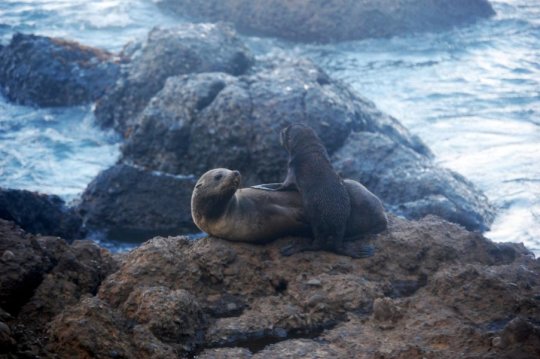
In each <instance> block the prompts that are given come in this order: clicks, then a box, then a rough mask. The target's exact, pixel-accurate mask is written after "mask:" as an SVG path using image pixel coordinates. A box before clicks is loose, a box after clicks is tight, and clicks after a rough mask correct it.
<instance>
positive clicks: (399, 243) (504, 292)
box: [0, 216, 540, 358]
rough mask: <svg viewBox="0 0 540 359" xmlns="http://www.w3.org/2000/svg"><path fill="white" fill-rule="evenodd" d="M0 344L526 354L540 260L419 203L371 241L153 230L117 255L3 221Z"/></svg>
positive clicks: (533, 348) (82, 350)
mask: <svg viewBox="0 0 540 359" xmlns="http://www.w3.org/2000/svg"><path fill="white" fill-rule="evenodd" d="M0 238H1V241H0V265H1V267H2V269H3V271H2V274H1V275H0V289H1V290H0V308H1V309H0V356H1V357H5V358H19V357H35V356H39V357H46V358H48V357H51V358H53V357H61V358H63V357H78V358H96V357H97V358H148V357H152V358H171V357H179V358H188V357H194V356H195V357H197V358H277V357H279V358H313V357H319V358H381V357H384V358H456V357H467V358H535V357H537V356H538V355H539V354H540V340H539V338H540V335H539V334H540V321H539V318H540V276H539V273H540V261H539V260H538V259H536V260H535V259H534V256H533V255H532V254H531V253H530V252H528V251H527V250H526V249H525V248H524V247H523V246H522V245H518V244H510V243H500V244H495V243H493V242H491V241H489V240H487V239H485V238H484V237H482V236H481V235H479V234H477V233H471V232H468V231H466V230H464V229H463V228H462V227H460V226H457V225H455V224H451V223H448V222H446V221H444V220H441V219H440V218H437V217H433V216H429V217H426V218H424V219H422V220H420V221H408V220H403V219H399V218H397V217H392V218H391V220H390V226H389V229H388V230H387V231H385V232H383V233H381V234H379V235H375V236H373V237H372V238H371V241H372V242H373V244H374V246H375V248H376V254H375V255H374V256H373V257H371V258H367V259H351V258H350V257H344V256H339V255H335V254H333V253H328V252H304V253H299V254H296V255H293V256H291V257H283V256H281V255H280V253H279V249H280V247H281V246H283V245H284V244H285V243H288V242H289V241H291V240H302V239H300V238H283V239H279V240H277V241H275V242H273V243H269V244H266V245H252V244H243V243H234V242H227V241H224V240H221V239H218V238H204V239H201V240H197V241H191V240H188V239H187V238H185V237H156V238H154V239H152V240H150V241H148V242H146V243H144V244H143V245H141V246H140V247H139V248H137V249H134V250H132V251H130V252H129V253H126V254H122V255H111V254H110V253H109V252H108V251H106V250H104V249H100V248H99V247H98V246H97V245H96V244H94V243H92V242H90V241H75V242H73V244H71V245H68V244H66V243H65V242H64V241H63V240H62V239H60V238H55V237H41V236H33V235H30V234H27V233H25V232H24V231H22V230H20V229H19V228H18V227H16V226H15V225H14V224H12V223H9V222H6V221H2V220H0Z"/></svg>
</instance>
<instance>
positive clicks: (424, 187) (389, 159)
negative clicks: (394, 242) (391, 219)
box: [332, 132, 495, 231]
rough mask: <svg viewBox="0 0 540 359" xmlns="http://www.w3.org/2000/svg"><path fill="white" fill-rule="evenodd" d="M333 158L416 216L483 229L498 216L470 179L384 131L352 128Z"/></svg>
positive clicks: (393, 206)
mask: <svg viewBox="0 0 540 359" xmlns="http://www.w3.org/2000/svg"><path fill="white" fill-rule="evenodd" d="M332 161H333V163H334V166H335V168H336V170H337V171H338V172H339V173H340V174H341V175H342V176H343V177H345V178H351V179H354V180H357V181H360V182H361V183H363V184H364V185H365V186H366V187H368V188H369V189H370V190H371V191H372V192H373V193H375V194H376V195H377V196H379V197H380V198H381V199H382V200H383V201H384V203H385V205H386V208H387V209H388V210H390V211H392V212H393V213H397V214H399V215H403V216H406V217H407V218H414V219H418V218H422V217H424V216H426V215H428V214H435V215H438V216H440V217H443V218H445V219H447V220H449V221H452V222H455V223H459V224H461V225H463V226H465V227H466V228H467V229H469V230H480V231H486V230H487V229H489V226H490V224H491V222H492V221H493V218H494V215H495V209H494V208H493V206H492V205H491V204H490V203H489V202H488V200H487V198H486V196H485V195H484V194H483V193H482V192H480V191H479V190H477V189H476V188H475V186H474V185H473V184H472V183H471V182H469V181H467V180H466V179H465V178H464V177H463V176H461V175H459V174H457V173H455V172H453V171H450V170H448V169H445V168H441V167H439V166H437V165H435V164H434V163H433V162H432V161H431V160H430V159H428V158H426V157H425V156H423V155H421V154H419V153H418V152H415V151H413V150H411V149H410V148H407V147H405V146H403V145H401V144H399V143H396V142H394V141H392V140H390V139H389V138H388V137H386V136H384V135H381V134H377V133H369V132H360V133H354V134H351V136H349V138H348V139H347V142H346V143H345V145H344V146H343V147H342V148H340V149H339V150H338V151H337V152H336V153H334V155H333V156H332Z"/></svg>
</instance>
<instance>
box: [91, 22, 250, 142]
mask: <svg viewBox="0 0 540 359" xmlns="http://www.w3.org/2000/svg"><path fill="white" fill-rule="evenodd" d="M125 55H126V56H127V57H129V58H130V59H131V62H130V64H129V66H126V70H125V71H124V73H123V76H122V78H121V80H120V81H118V83H116V86H115V87H114V88H113V89H111V90H110V91H109V92H108V93H107V94H106V96H104V97H103V98H102V99H101V100H100V101H98V103H97V106H96V110H95V115H96V120H97V122H98V123H99V124H100V125H101V126H103V127H113V128H115V129H116V130H117V131H119V132H120V133H122V134H123V135H124V136H128V135H129V133H130V130H131V128H132V126H133V121H134V119H135V118H136V116H137V115H138V114H139V113H140V112H141V111H142V110H143V109H144V108H145V106H146V105H147V103H148V101H149V100H150V99H151V98H152V97H153V96H154V95H155V94H156V93H157V92H158V91H159V90H161V88H162V87H163V85H164V83H165V80H166V79H167V78H168V77H170V76H175V75H180V74H186V73H197V72H214V71H217V72H226V73H230V74H233V75H239V74H242V73H244V72H245V71H246V70H247V69H248V68H249V66H250V64H251V62H252V55H251V53H250V52H249V50H248V49H247V48H246V47H245V45H244V44H243V43H242V42H241V41H240V40H239V39H238V38H237V36H236V33H235V32H234V31H233V30H232V29H231V28H229V27H227V26H225V25H221V24H182V25H179V26H177V27H174V28H169V29H160V28H154V29H153V30H152V31H150V33H149V34H148V38H147V39H146V41H145V42H143V43H137V44H134V45H132V46H131V50H130V52H129V53H128V52H126V54H125Z"/></svg>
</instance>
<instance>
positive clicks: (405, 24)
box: [158, 0, 495, 42]
mask: <svg viewBox="0 0 540 359" xmlns="http://www.w3.org/2000/svg"><path fill="white" fill-rule="evenodd" d="M158 4H159V5H160V6H161V7H162V8H163V9H164V10H165V11H167V12H171V11H172V12H173V13H176V14H178V15H180V16H181V17H184V18H186V17H188V18H190V19H198V20H204V21H228V22H233V23H234V24H235V25H236V27H237V28H238V29H239V30H240V31H242V32H244V33H247V34H252V35H265V36H276V37H282V38H284V39H288V40H293V41H308V42H331V41H342V40H354V39H365V38H373V37H389V36H396V35H397V36H400V35H404V34H410V33H414V32H423V31H439V30H445V29H449V28H452V27H453V26H458V25H464V24H468V23H471V22H473V21H475V20H477V19H480V18H486V17H489V16H492V15H494V14H495V12H494V11H493V8H492V7H491V5H490V4H489V2H488V1H487V0H452V1H447V0H406V1H404V0H367V1H356V0H331V1H313V0H300V1H288V0H240V1H223V0H209V1H189V0H160V1H159V3H158Z"/></svg>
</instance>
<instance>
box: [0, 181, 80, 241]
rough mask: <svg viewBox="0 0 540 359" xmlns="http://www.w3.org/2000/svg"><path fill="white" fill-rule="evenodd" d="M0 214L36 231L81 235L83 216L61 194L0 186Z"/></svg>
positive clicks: (68, 236) (63, 235)
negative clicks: (69, 205)
mask: <svg viewBox="0 0 540 359" xmlns="http://www.w3.org/2000/svg"><path fill="white" fill-rule="evenodd" d="M0 218H2V219H5V220H8V221H13V222H15V223H16V224H17V225H18V226H20V227H21V228H23V229H24V230H25V231H27V232H30V233H33V234H42V235H47V236H59V237H62V238H64V239H67V240H73V239H76V238H82V237H83V236H84V231H83V230H82V229H81V226H82V220H81V218H80V217H79V216H78V215H77V214H76V213H75V212H74V210H73V209H72V208H70V207H67V206H66V204H65V202H64V201H63V200H62V199H61V198H60V197H58V196H55V195H47V194H41V193H36V192H31V191H26V190H18V189H4V188H0Z"/></svg>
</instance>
